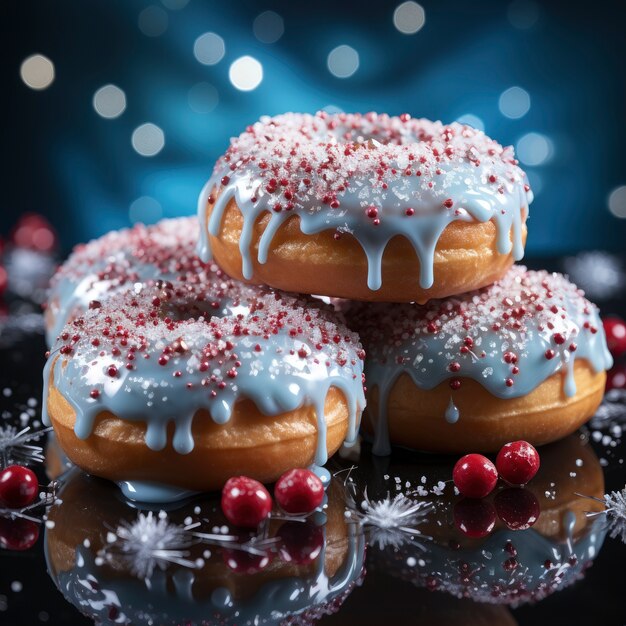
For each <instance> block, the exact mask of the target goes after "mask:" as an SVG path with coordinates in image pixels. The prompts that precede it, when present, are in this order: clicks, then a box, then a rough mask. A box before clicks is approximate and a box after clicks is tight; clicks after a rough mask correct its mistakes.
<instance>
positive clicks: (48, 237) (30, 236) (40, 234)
mask: <svg viewBox="0 0 626 626" xmlns="http://www.w3.org/2000/svg"><path fill="white" fill-rule="evenodd" d="M12 239H13V243H14V244H15V245H16V246H17V247H18V248H29V249H31V250H37V251H40V252H51V251H52V250H54V249H55V248H56V247H57V236H56V233H55V232H54V229H53V228H52V226H50V223H49V222H48V220H46V218H45V217H43V216H42V215H37V214H36V213H27V214H26V215H24V216H22V217H21V218H20V220H19V222H18V223H17V225H16V226H15V228H14V229H13V233H12Z"/></svg>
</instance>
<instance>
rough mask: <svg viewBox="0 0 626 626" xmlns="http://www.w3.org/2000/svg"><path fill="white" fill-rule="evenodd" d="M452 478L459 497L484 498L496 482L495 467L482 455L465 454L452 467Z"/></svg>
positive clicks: (496, 473)
mask: <svg viewBox="0 0 626 626" xmlns="http://www.w3.org/2000/svg"><path fill="white" fill-rule="evenodd" d="M452 478H453V480H454V484H455V485H456V488H457V489H458V490H459V491H460V492H461V495H463V496H466V497H467V498H484V497H485V496H487V495H489V494H490V493H491V492H492V491H493V488H494V487H495V486H496V483H497V482H498V472H497V471H496V467H495V465H494V464H493V463H492V462H491V461H490V460H489V459H488V458H487V457H486V456H483V455H482V454H466V455H465V456H464V457H461V458H460V459H459V460H458V461H457V462H456V465H455V466H454V470H453V471H452Z"/></svg>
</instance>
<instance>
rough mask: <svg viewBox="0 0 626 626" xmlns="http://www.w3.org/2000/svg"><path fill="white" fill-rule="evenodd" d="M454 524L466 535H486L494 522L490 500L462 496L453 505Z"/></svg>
mask: <svg viewBox="0 0 626 626" xmlns="http://www.w3.org/2000/svg"><path fill="white" fill-rule="evenodd" d="M454 524H455V526H456V527H457V528H458V529H459V530H460V531H461V532H462V533H464V534H465V535H467V536H468V537H473V538H480V537H486V536H487V535H488V534H489V533H490V532H491V531H492V530H493V527H494V526H495V524H496V510H495V509H494V508H493V504H491V502H487V501H486V500H474V499H472V498H463V499H462V500H459V501H458V502H457V503H456V504H455V505H454Z"/></svg>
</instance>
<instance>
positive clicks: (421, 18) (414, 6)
mask: <svg viewBox="0 0 626 626" xmlns="http://www.w3.org/2000/svg"><path fill="white" fill-rule="evenodd" d="M425 23H426V13H425V12H424V8H423V7H422V5H421V4H418V3H417V2H403V3H402V4H400V5H398V6H397V7H396V10H395V11H394V12H393V25H394V26H395V27H396V28H397V29H398V30H399V31H400V32H401V33H403V34H405V35H414V34H415V33H416V32H418V31H419V30H421V29H422V28H423V26H424V24H425Z"/></svg>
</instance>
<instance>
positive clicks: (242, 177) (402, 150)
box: [198, 114, 532, 291]
mask: <svg viewBox="0 0 626 626" xmlns="http://www.w3.org/2000/svg"><path fill="white" fill-rule="evenodd" d="M352 126H354V127H355V128H356V130H354V129H353V128H352ZM346 133H347V134H348V137H346ZM384 133H386V134H387V139H388V143H384V144H383V143H380V142H379V141H372V138H374V137H377V138H378V139H381V138H382V136H383V134H384ZM258 137H260V139H258ZM303 137H304V138H305V140H304V141H303ZM352 146H357V147H356V148H352ZM290 148H291V150H290ZM346 150H347V154H346ZM448 150H449V151H451V156H449V158H448V157H444V154H447V151H448ZM277 151H278V154H280V155H282V156H277ZM363 153H367V155H368V157H369V155H370V154H371V155H372V157H371V158H368V159H365V158H364V157H363V156H362V155H363ZM435 153H436V154H435ZM354 155H357V156H356V157H355V156H354ZM252 157H253V158H252ZM411 157H412V158H411ZM292 161H293V162H294V163H295V162H296V161H299V162H300V166H298V164H292V165H291V166H290V165H289V164H291V163H292ZM379 161H380V162H381V163H382V162H384V166H385V171H384V173H383V174H377V172H378V171H379V170H380V167H382V166H379ZM303 163H306V164H307V167H304V168H303V167H302V164H303ZM413 163H419V166H418V165H415V166H413ZM261 164H264V167H261ZM329 164H330V165H329ZM307 168H309V169H307ZM329 170H330V172H331V173H330V175H327V173H328V171H329ZM408 170H410V172H411V175H407V174H406V172H407V171H408ZM418 171H419V175H417V172H418ZM377 176H378V178H376V177H377ZM277 179H278V180H279V181H280V183H278V182H276V180H277ZM272 181H274V186H272V185H271V183H272ZM305 181H309V184H308V186H307V185H306V184H305ZM329 181H330V182H329ZM333 181H334V183H335V185H334V186H333ZM490 181H494V182H490ZM281 185H284V186H285V187H286V191H285V192H284V193H285V194H286V193H288V194H289V198H290V200H289V201H285V196H284V195H281V193H280V190H281V189H283V187H282V186H281ZM279 187H280V189H279ZM331 197H332V198H334V200H333V201H332V202H331V201H330V198H331ZM449 198H450V200H451V201H452V202H453V204H452V205H450V206H448V205H447V204H445V203H446V202H448V199H449ZM232 199H234V200H235V201H236V203H237V206H238V207H239V209H240V211H241V214H242V216H243V228H242V232H241V235H240V239H239V249H240V253H241V258H242V274H243V276H244V278H246V279H251V278H252V276H253V257H252V255H253V246H252V236H253V227H254V224H255V223H256V221H257V219H258V218H259V217H260V216H261V215H262V214H264V213H267V214H268V215H269V221H268V223H267V226H266V228H265V230H264V232H263V234H262V236H261V238H260V240H259V245H258V252H257V254H256V260H257V262H258V263H261V264H263V263H265V262H266V261H267V257H268V253H269V249H270V246H271V243H272V240H273V238H274V235H275V234H276V232H277V231H278V229H279V228H280V227H281V226H282V224H283V223H284V222H285V221H286V220H287V219H289V218H290V217H291V216H292V215H297V216H298V217H299V219H300V229H301V231H302V232H303V233H304V234H307V235H312V234H316V233H320V232H322V231H325V230H331V231H332V230H334V231H336V232H337V233H342V232H345V233H350V234H352V235H353V236H354V237H355V238H356V240H357V241H358V242H359V244H360V245H361V247H362V249H363V251H364V252H365V255H366V257H367V266H368V277H367V284H368V288H369V289H370V290H373V291H375V290H378V289H380V287H381V285H382V257H383V253H384V250H385V248H386V246H387V244H388V243H389V241H390V240H391V239H393V238H394V237H396V236H398V235H400V236H403V237H404V238H406V239H407V240H408V241H409V242H410V243H411V245H412V247H413V249H414V250H415V253H416V255H417V257H418V259H419V261H420V275H419V278H418V280H419V284H420V286H421V287H422V288H425V289H427V288H429V287H431V286H432V285H433V282H434V276H433V264H434V254H435V248H436V245H437V242H438V240H439V237H440V236H441V233H442V232H443V231H444V230H445V228H446V227H447V226H448V225H449V224H451V223H452V222H455V221H466V222H468V221H478V222H487V221H489V220H493V222H494V223H495V225H496V231H497V249H498V252H500V253H501V254H509V253H510V252H512V254H513V258H514V259H515V260H519V259H521V258H522V256H523V252H524V251H523V240H522V235H523V221H524V220H525V217H526V216H527V214H528V205H529V203H530V202H531V201H532V193H531V192H530V190H529V189H528V186H527V181H526V177H525V174H524V173H523V172H522V170H521V169H519V167H517V162H516V161H515V160H514V155H513V151H512V148H502V147H501V146H499V144H497V143H496V142H494V141H492V140H490V139H489V138H487V137H486V136H485V135H484V134H483V133H481V132H480V131H475V130H473V129H470V128H469V127H464V126H461V125H459V124H452V125H450V126H444V125H442V124H441V123H439V122H429V121H427V120H416V119H413V120H409V121H407V120H404V121H401V120H400V118H390V117H388V116H385V115H381V116H376V115H375V114H371V115H370V114H368V116H360V115H345V114H341V115H338V116H328V115H326V114H318V115H317V116H310V115H298V114H285V115H282V116H278V117H276V118H262V119H261V121H260V122H258V123H257V124H255V125H254V126H252V127H250V128H249V129H248V130H247V131H246V132H245V133H243V134H242V135H241V136H240V137H238V138H236V139H233V140H232V142H231V146H230V148H229V150H228V151H227V153H226V154H225V155H224V156H223V157H222V158H221V159H220V160H219V161H218V163H217V165H216V167H215V170H214V173H213V176H212V177H211V178H210V179H209V181H208V182H207V183H206V184H205V186H204V188H203V190H202V192H201V194H200V196H199V199H198V216H199V219H200V223H201V229H200V242H199V246H198V252H199V254H200V257H201V258H202V259H203V260H204V261H208V260H209V259H210V258H211V249H210V241H209V235H211V236H213V237H216V236H218V235H219V232H220V228H221V222H222V217H223V215H224V211H225V209H226V207H227V205H228V203H229V202H230V201H231V200H232ZM323 199H326V200H327V201H326V203H324V202H323ZM333 202H334V203H336V206H334V205H333ZM209 207H210V210H209ZM367 207H374V208H375V209H376V211H377V215H379V216H380V219H378V220H377V223H376V225H374V224H373V223H372V219H370V218H368V217H367V215H366V209H367ZM407 207H411V209H412V211H414V213H412V216H411V217H408V216H407V212H406V210H407Z"/></svg>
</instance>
